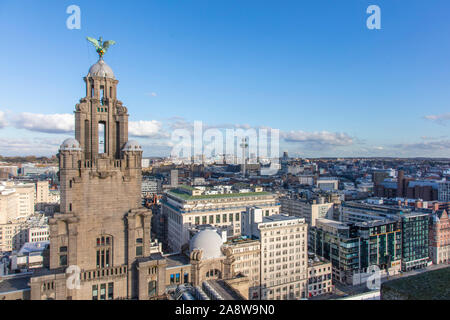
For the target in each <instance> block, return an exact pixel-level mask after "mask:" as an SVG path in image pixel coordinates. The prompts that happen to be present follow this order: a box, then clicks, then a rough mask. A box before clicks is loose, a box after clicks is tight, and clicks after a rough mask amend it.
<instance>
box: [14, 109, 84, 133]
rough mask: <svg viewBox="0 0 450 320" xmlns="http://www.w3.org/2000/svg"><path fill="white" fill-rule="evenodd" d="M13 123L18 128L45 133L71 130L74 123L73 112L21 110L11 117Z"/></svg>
mask: <svg viewBox="0 0 450 320" xmlns="http://www.w3.org/2000/svg"><path fill="white" fill-rule="evenodd" d="M13 125H14V126H15V127H16V128H18V129H27V130H30V131H37V132H46V133H68V132H73V131H74V128H75V123H74V119H73V114H70V113H63V114H58V113H55V114H39V113H29V112H22V113H20V114H18V115H15V116H14V117H13Z"/></svg>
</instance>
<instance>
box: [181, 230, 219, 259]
mask: <svg viewBox="0 0 450 320" xmlns="http://www.w3.org/2000/svg"><path fill="white" fill-rule="evenodd" d="M222 244H223V242H222V238H221V237H220V236H219V234H218V233H217V232H216V229H215V228H213V227H206V228H205V229H203V230H202V231H200V232H199V233H197V234H196V235H195V236H194V237H193V238H192V239H191V243H190V246H189V250H190V251H191V252H192V250H194V249H201V250H203V254H202V260H208V259H214V258H220V257H223V254H222V251H221V250H220V248H221V247H222Z"/></svg>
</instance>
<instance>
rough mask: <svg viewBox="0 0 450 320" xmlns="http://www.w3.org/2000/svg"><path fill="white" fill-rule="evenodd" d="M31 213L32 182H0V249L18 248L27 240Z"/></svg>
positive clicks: (7, 250) (32, 199)
mask: <svg viewBox="0 0 450 320" xmlns="http://www.w3.org/2000/svg"><path fill="white" fill-rule="evenodd" d="M33 214H34V185H33V184H14V183H13V182H12V181H8V182H2V183H1V184H0V251H2V252H9V251H13V250H19V249H20V247H21V246H22V245H23V244H24V243H25V242H27V241H28V228H29V227H30V223H29V218H30V217H32V216H33Z"/></svg>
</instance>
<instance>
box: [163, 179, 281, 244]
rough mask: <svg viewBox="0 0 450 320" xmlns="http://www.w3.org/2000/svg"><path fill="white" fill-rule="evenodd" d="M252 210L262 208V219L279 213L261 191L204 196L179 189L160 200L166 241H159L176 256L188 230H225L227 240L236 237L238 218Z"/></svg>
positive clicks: (274, 199)
mask: <svg viewBox="0 0 450 320" xmlns="http://www.w3.org/2000/svg"><path fill="white" fill-rule="evenodd" d="M248 191H250V190H248ZM252 206H258V207H260V208H263V209H264V215H265V216H269V215H274V214H278V213H279V212H280V204H279V202H278V200H277V197H276V195H275V194H272V193H269V192H264V191H263V189H262V188H261V187H254V188H253V190H251V191H250V192H231V191H230V192H229V193H225V192H220V193H219V192H217V193H214V194H212V193H209V194H208V190H202V189H200V188H194V187H190V186H185V185H180V186H179V187H178V188H176V189H171V190H169V191H167V192H166V194H165V196H164V198H163V199H162V200H161V211H162V214H163V215H164V216H165V217H166V218H167V239H163V241H166V242H167V244H168V247H169V248H170V250H171V251H172V252H179V251H181V248H182V246H183V245H186V244H187V243H188V241H189V231H188V230H189V228H190V227H195V226H199V225H206V224H210V225H214V226H215V227H219V228H227V230H228V236H229V237H234V236H239V235H240V234H241V221H240V220H241V215H242V213H244V212H245V211H246V210H247V208H248V207H252Z"/></svg>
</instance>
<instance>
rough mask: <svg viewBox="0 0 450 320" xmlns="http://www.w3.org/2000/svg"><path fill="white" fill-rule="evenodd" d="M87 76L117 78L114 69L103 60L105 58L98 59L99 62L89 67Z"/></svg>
mask: <svg viewBox="0 0 450 320" xmlns="http://www.w3.org/2000/svg"><path fill="white" fill-rule="evenodd" d="M87 76H88V77H102V78H111V79H115V78H114V72H113V71H112V69H111V67H110V66H108V65H107V64H106V62H105V61H103V59H100V60H98V61H97V63H96V64H94V65H93V66H92V67H91V68H90V69H89V72H88V75H87Z"/></svg>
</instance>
